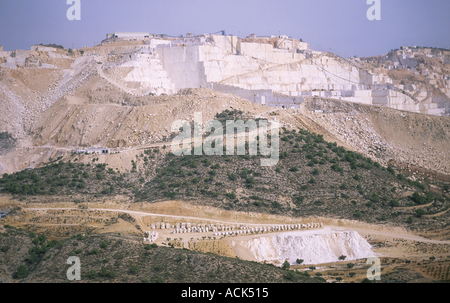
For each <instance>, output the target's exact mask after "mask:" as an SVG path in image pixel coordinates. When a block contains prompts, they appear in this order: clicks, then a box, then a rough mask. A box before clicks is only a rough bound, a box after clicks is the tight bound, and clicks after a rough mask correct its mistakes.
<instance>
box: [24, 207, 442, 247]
mask: <svg viewBox="0 0 450 303" xmlns="http://www.w3.org/2000/svg"><path fill="white" fill-rule="evenodd" d="M27 209H28V210H79V208H71V207H67V208H64V207H61V208H27ZM88 210H93V211H105V212H121V213H127V214H133V215H137V216H140V217H142V216H155V217H170V218H177V219H190V220H200V221H202V220H203V221H209V222H217V223H225V224H246V225H248V226H273V225H282V224H279V223H260V224H258V223H247V222H236V221H233V222H230V221H224V220H215V219H209V218H202V217H187V216H177V215H170V214H158V213H148V212H142V211H132V210H125V209H105V208H89V209H88ZM349 230H350V231H356V232H358V233H359V234H360V235H361V236H362V237H365V236H384V237H392V238H398V239H404V240H411V241H418V242H426V243H434V244H450V241H439V240H432V239H427V238H423V237H421V236H417V235H413V234H408V233H399V232H393V231H382V230H375V229H370V228H361V227H352V226H334V225H324V227H323V228H322V229H311V230H287V231H276V232H271V233H270V234H271V235H274V234H277V233H286V232H298V231H310V232H314V231H316V232H319V231H320V233H323V232H325V231H329V232H332V231H349ZM263 235H265V234H261V235H260V236H263Z"/></svg>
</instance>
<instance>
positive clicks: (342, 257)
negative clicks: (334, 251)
mask: <svg viewBox="0 0 450 303" xmlns="http://www.w3.org/2000/svg"><path fill="white" fill-rule="evenodd" d="M345 258H347V256H344V255H342V256H340V257H339V260H342V261H343V260H345Z"/></svg>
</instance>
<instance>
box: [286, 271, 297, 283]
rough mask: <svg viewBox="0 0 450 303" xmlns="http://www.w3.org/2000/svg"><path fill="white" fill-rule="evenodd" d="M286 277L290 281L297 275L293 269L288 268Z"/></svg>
mask: <svg viewBox="0 0 450 303" xmlns="http://www.w3.org/2000/svg"><path fill="white" fill-rule="evenodd" d="M286 279H288V280H290V281H295V280H297V275H296V274H295V272H294V271H292V270H290V271H288V272H287V273H286Z"/></svg>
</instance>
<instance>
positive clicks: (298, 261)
mask: <svg viewBox="0 0 450 303" xmlns="http://www.w3.org/2000/svg"><path fill="white" fill-rule="evenodd" d="M303 261H304V260H303V259H297V260H296V261H295V262H296V263H297V264H299V265H300V264H302V263H303Z"/></svg>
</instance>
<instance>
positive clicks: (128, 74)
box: [0, 35, 450, 115]
mask: <svg viewBox="0 0 450 303" xmlns="http://www.w3.org/2000/svg"><path fill="white" fill-rule="evenodd" d="M105 41H106V42H105V43H104V45H103V44H102V45H101V46H98V47H96V48H95V50H94V49H93V50H89V51H86V53H85V56H94V57H95V59H96V60H97V61H99V62H103V63H105V64H104V65H102V66H101V67H100V70H99V73H100V75H101V76H102V77H104V78H106V79H107V80H108V81H109V82H110V83H113V84H116V85H118V86H119V87H122V88H126V91H127V92H129V93H132V94H134V95H147V94H156V95H160V94H175V93H177V92H178V91H179V90H181V89H185V88H200V87H208V88H213V89H215V90H218V91H220V92H226V93H233V94H236V95H238V96H240V97H243V98H246V99H248V100H250V101H252V102H256V103H260V104H265V105H269V106H276V107H286V108H299V106H300V104H301V103H303V101H304V99H303V98H304V97H323V98H335V99H340V100H345V101H350V102H357V103H363V104H371V105H378V106H386V107H391V108H394V109H399V110H406V111H411V112H417V113H424V114H432V115H449V114H450V76H448V75H445V69H443V68H441V67H438V68H436V72H433V71H430V70H428V69H426V68H423V66H422V65H423V63H419V60H418V59H417V56H418V54H419V53H420V54H421V55H422V56H425V57H426V58H433V59H434V58H440V60H444V61H443V62H444V63H445V60H447V61H450V52H444V51H437V50H423V51H422V50H416V49H402V50H397V51H392V52H390V53H389V54H388V55H387V56H385V57H383V58H382V59H377V60H379V61H380V67H379V68H375V69H370V68H368V67H367V65H364V64H362V63H361V60H359V61H357V60H354V61H351V60H349V59H344V58H341V57H339V56H337V55H335V54H332V53H321V52H317V51H312V50H310V49H309V45H308V44H307V43H305V42H302V41H299V40H295V39H291V38H288V37H284V36H283V37H282V36H279V37H260V38H256V37H253V38H246V39H239V38H238V37H236V36H226V35H202V36H196V37H189V38H176V39H173V38H167V37H165V38H146V39H144V40H142V41H141V42H140V44H139V43H138V42H136V43H135V44H133V45H129V46H126V45H125V46H124V45H122V44H123V43H122V44H118V45H117V47H116V46H114V42H112V41H110V39H107V40H105ZM114 41H116V40H115V39H114ZM133 43H134V42H133ZM43 53H45V54H46V56H48V57H50V58H53V59H60V58H65V59H67V58H68V57H67V56H65V55H64V54H62V53H61V52H60V51H59V50H56V49H55V48H52V47H44V46H32V47H31V51H28V52H27V51H19V50H17V51H13V52H3V51H0V66H1V67H3V68H10V69H16V68H21V67H27V68H50V69H58V67H56V66H55V65H52V64H45V63H43V62H41V61H40V60H38V59H36V58H32V59H30V57H31V56H32V55H33V56H36V55H39V54H43ZM447 53H449V54H447ZM115 57H121V59H120V60H115V59H114V60H112V59H111V58H115ZM364 66H365V67H364ZM398 68H405V69H408V70H411V69H413V68H417V69H418V70H419V71H420V72H421V73H422V74H423V75H426V76H427V77H428V78H429V85H432V86H434V87H435V88H436V89H439V90H440V93H436V92H432V91H430V87H429V86H428V87H426V86H423V85H418V84H417V83H414V82H411V81H410V83H406V82H408V81H406V82H405V81H403V82H401V83H394V82H396V81H394V80H393V79H392V78H390V76H388V74H387V73H386V71H387V70H395V69H398ZM439 71H440V72H441V74H439ZM416 73H419V72H417V71H416ZM397 82H398V81H397Z"/></svg>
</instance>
